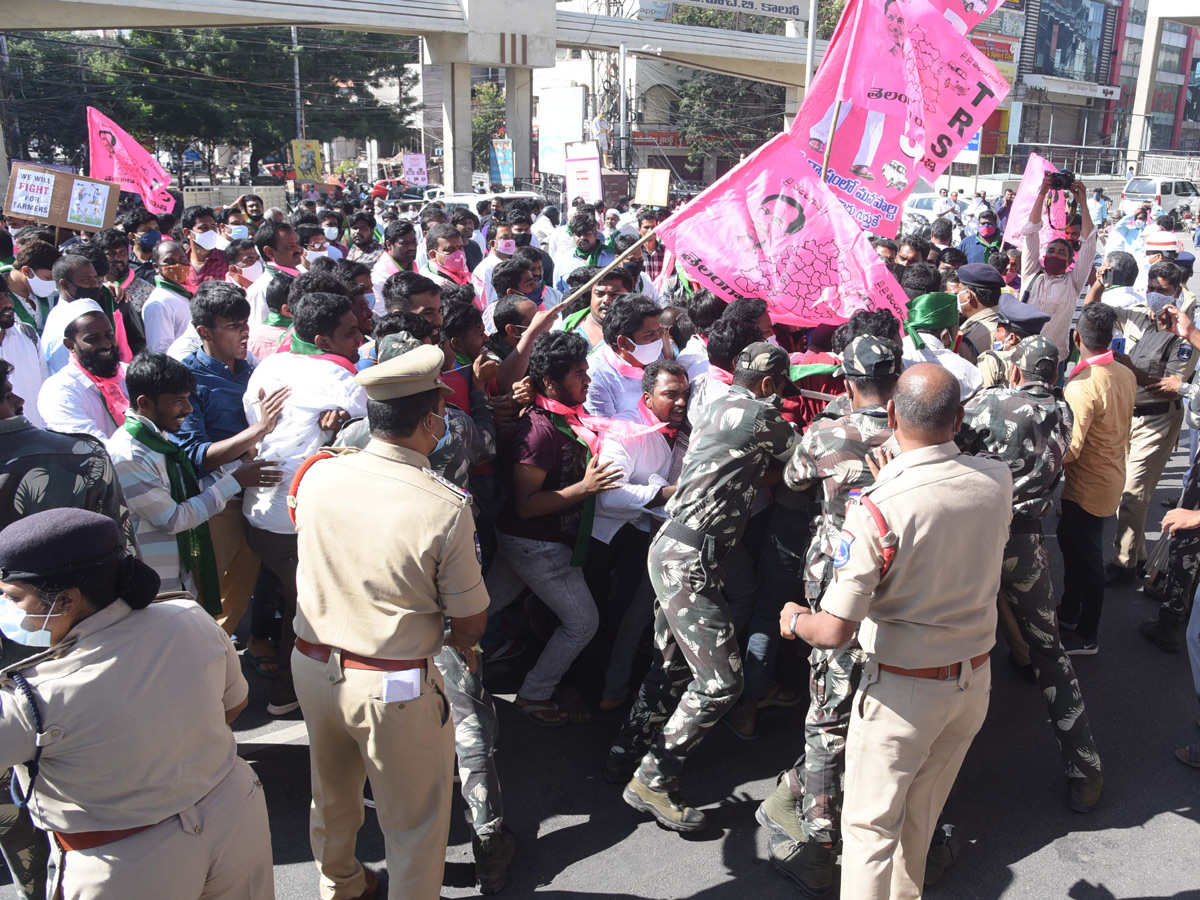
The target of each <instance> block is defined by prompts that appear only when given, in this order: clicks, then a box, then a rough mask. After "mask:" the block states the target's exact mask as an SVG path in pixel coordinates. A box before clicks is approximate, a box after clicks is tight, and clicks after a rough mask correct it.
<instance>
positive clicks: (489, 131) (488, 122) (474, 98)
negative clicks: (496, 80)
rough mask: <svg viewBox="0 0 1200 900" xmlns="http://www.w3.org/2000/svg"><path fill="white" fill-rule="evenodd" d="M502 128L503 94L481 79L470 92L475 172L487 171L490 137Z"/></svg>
mask: <svg viewBox="0 0 1200 900" xmlns="http://www.w3.org/2000/svg"><path fill="white" fill-rule="evenodd" d="M503 129H504V94H503V93H502V92H501V90H500V88H499V87H498V86H497V85H495V84H493V83H492V82H490V81H481V82H480V83H479V84H477V85H475V89H474V90H473V91H472V92H471V155H472V157H473V160H472V161H473V163H474V170H475V171H476V172H482V171H487V168H488V165H489V160H490V159H491V152H492V138H495V137H499V136H500V134H501V133H502V131H503Z"/></svg>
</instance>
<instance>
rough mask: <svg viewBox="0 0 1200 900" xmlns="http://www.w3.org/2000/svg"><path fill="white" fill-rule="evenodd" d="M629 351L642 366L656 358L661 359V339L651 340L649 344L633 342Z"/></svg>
mask: <svg viewBox="0 0 1200 900" xmlns="http://www.w3.org/2000/svg"><path fill="white" fill-rule="evenodd" d="M629 353H630V354H631V355H632V356H633V358H634V359H636V360H637V361H638V362H639V363H641V364H642V365H643V366H648V365H650V363H652V362H654V361H655V360H656V359H662V341H652V342H651V343H649V344H634V345H633V349H632V350H630V351H629Z"/></svg>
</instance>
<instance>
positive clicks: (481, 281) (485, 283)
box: [471, 253, 505, 307]
mask: <svg viewBox="0 0 1200 900" xmlns="http://www.w3.org/2000/svg"><path fill="white" fill-rule="evenodd" d="M502 262H505V260H503V259H501V258H500V257H498V256H495V255H493V254H491V253H489V254H488V255H487V256H485V257H484V258H483V259H482V260H480V262H479V265H477V266H476V267H475V269H474V270H473V271H472V272H471V284H472V286H474V288H475V303H476V305H477V306H478V305H480V304H482V305H483V306H485V307H486V306H489V305H490V304H492V303H495V302H496V300H497V297H496V289H495V288H494V287H492V270H493V269H494V268H496V266H498V265H500V263H502Z"/></svg>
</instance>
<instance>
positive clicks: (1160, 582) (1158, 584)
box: [1142, 574, 1167, 603]
mask: <svg viewBox="0 0 1200 900" xmlns="http://www.w3.org/2000/svg"><path fill="white" fill-rule="evenodd" d="M1142 594H1143V595H1144V596H1145V598H1146V599H1147V600H1153V601H1154V602H1155V603H1165V602H1166V599H1167V579H1166V578H1165V577H1163V576H1162V575H1161V574H1160V575H1159V576H1158V577H1157V578H1155V579H1154V580H1153V581H1147V582H1146V583H1145V585H1143V586H1142Z"/></svg>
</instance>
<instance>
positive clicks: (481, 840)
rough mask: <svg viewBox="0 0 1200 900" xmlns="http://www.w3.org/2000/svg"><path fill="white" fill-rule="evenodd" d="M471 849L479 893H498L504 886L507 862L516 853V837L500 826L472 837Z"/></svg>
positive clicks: (509, 861) (510, 860)
mask: <svg viewBox="0 0 1200 900" xmlns="http://www.w3.org/2000/svg"><path fill="white" fill-rule="evenodd" d="M471 849H472V850H473V851H474V853H475V880H476V881H477V882H479V893H481V894H495V893H498V892H499V891H500V890H502V889H503V888H504V879H505V877H506V876H507V875H508V866H509V863H511V862H512V860H513V857H514V856H515V855H516V853H517V839H516V837H515V836H514V835H513V833H512V832H511V831H509V830H508V829H507V828H503V827H502V828H501V830H500V831H497V832H493V833H492V834H485V835H483V836H482V837H481V836H480V835H475V836H474V837H472V838H471Z"/></svg>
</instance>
